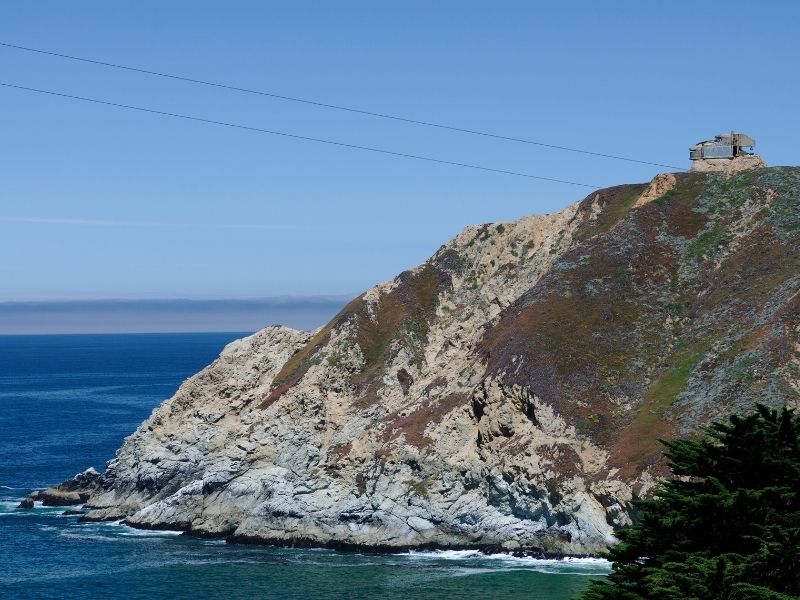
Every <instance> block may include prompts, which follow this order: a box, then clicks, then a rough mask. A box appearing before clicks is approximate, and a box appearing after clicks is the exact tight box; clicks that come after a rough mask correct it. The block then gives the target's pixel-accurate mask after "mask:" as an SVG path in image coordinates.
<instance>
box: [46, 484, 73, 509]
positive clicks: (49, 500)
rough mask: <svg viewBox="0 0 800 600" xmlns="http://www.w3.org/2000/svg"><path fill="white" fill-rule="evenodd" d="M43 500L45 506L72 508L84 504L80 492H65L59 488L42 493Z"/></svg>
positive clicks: (48, 489)
mask: <svg viewBox="0 0 800 600" xmlns="http://www.w3.org/2000/svg"><path fill="white" fill-rule="evenodd" d="M41 499H42V504H44V505H45V506H72V505H74V504H82V503H83V499H82V498H81V495H80V494H79V493H78V492H65V491H63V490H59V489H57V488H47V489H46V490H45V491H43V492H42V493H41Z"/></svg>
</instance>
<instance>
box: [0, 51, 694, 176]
mask: <svg viewBox="0 0 800 600" xmlns="http://www.w3.org/2000/svg"><path fill="white" fill-rule="evenodd" d="M0 46H3V47H6V48H14V49H16V50H24V51H25V52H35V53H37V54H45V55H47V56H54V57H57V58H64V59H67V60H74V61H79V62H83V63H89V64H93V65H100V66H103V67H110V68H114V69H123V70H125V71H132V72H135V73H142V74H145V75H155V76H157V77H164V78H167V79H174V80H177V81H185V82H188V83H195V84H199V85H205V86H209V87H215V88H221V89H226V90H232V91H235V92H242V93H245V94H255V95H258V96H267V97H269V98H275V99H278V100H286V101H289V102H299V103H302V104H308V105H311V106H317V107H321V108H329V109H333V110H340V111H345V112H350V113H355V114H360V115H367V116H370V117H377V118H381V119H390V120H393V121H400V122H403V123H411V124H414V125H422V126H425V127H434V128H437V129H444V130H448V131H456V132H459V133H465V134H469V135H478V136H483V137H487V138H494V139H498V140H504V141H508V142H518V143H521V144H529V145H532V146H540V147H542V148H549V149H551V150H564V151H566V152H577V153H579V154H586V155H589V156H596V157H600V158H610V159H614V160H624V161H627V162H633V163H639V164H643V165H652V166H656V167H666V168H668V169H675V170H677V171H685V170H686V169H684V168H682V167H676V166H674V165H667V164H664V163H658V162H650V161H647V160H639V159H636V158H628V157H625V156H617V155H614V154H606V153H603V152H592V151H590V150H583V149H581V148H570V147H568V146H559V145H557V144H547V143H545V142H537V141H534V140H528V139H524V138H518V137H512V136H508V135H501V134H497V133H489V132H486V131H479V130H477V129H468V128H465V127H455V126H452V125H443V124H441V123H434V122H432V121H423V120H420V119H411V118H407V117H400V116H398V115H391V114H387V113H381V112H374V111H369V110H361V109H358V108H351V107H348V106H340V105H336V104H328V103H326V102H320V101H317V100H309V99H307V98H297V97H294V96H285V95H282V94H276V93H274V92H266V91H261V90H254V89H249V88H243V87H238V86H235V85H227V84H224V83H215V82H213V81H205V80H203V79H194V78H192V77H184V76H182V75H173V74H170V73H163V72H160V71H151V70H149V69H141V68H138V67H131V66H127V65H121V64H117V63H112V62H106V61H101V60H93V59H91V58H83V57H80V56H73V55H70V54H62V53H60V52H51V51H49V50H41V49H39V48H29V47H27V46H18V45H16V44H8V43H5V42H0Z"/></svg>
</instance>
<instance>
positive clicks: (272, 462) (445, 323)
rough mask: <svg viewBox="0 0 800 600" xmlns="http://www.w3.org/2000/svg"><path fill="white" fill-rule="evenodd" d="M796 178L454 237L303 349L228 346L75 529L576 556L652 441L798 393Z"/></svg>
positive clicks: (661, 190)
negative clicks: (110, 524)
mask: <svg viewBox="0 0 800 600" xmlns="http://www.w3.org/2000/svg"><path fill="white" fill-rule="evenodd" d="M798 290H800V169H798V168H769V169H757V170H750V171H745V172H741V173H737V174H735V175H725V174H716V173H678V174H664V175H660V176H658V177H656V179H654V180H653V181H652V182H651V183H650V184H642V185H623V186H618V187H613V188H609V189H604V190H602V191H598V192H596V193H592V194H591V195H590V196H588V197H587V198H586V199H584V200H583V201H581V202H578V203H576V204H574V205H572V206H569V207H568V208H566V209H564V210H562V211H561V212H559V213H556V214H553V215H548V216H531V217H526V218H523V219H520V220H519V221H516V222H513V223H502V224H488V225H481V226H471V227H467V228H466V229H465V230H464V231H463V232H461V233H460V234H459V235H458V236H457V237H456V238H455V239H453V240H451V241H450V242H448V243H447V244H445V245H444V246H442V247H441V248H440V249H439V250H438V251H437V252H436V254H435V255H434V256H433V257H432V258H431V259H430V260H428V261H427V262H426V263H424V264H423V265H421V266H419V267H416V268H414V269H412V270H410V271H406V272H404V273H402V274H400V275H399V276H397V277H396V278H395V279H393V280H392V281H389V282H387V283H383V284H381V285H378V286H376V287H374V288H372V289H370V290H369V291H367V292H366V293H364V294H363V295H362V296H360V297H358V298H356V299H355V300H353V301H352V302H350V304H348V305H347V306H346V307H345V308H344V309H343V310H342V311H341V313H339V315H338V316H336V317H335V318H334V319H333V320H332V321H331V322H330V323H328V324H327V325H326V326H324V327H322V328H321V329H319V330H317V331H314V332H301V331H294V330H291V329H287V328H285V327H280V326H273V327H268V328H266V329H264V330H262V331H260V332H258V333H256V334H255V335H253V336H250V337H247V338H244V339H242V340H239V341H237V342H234V343H232V344H230V345H229V346H228V347H226V348H225V350H224V351H223V352H222V354H221V355H220V357H219V358H218V359H217V360H216V361H215V362H214V363H213V364H211V365H210V366H209V367H207V368H206V369H204V370H203V371H201V372H200V373H198V374H197V375H195V376H194V377H192V378H190V379H189V380H187V381H186V382H185V383H184V384H183V385H182V386H181V387H180V389H179V390H178V391H177V393H176V394H175V395H174V396H173V397H172V398H170V399H169V400H167V401H166V402H164V403H163V404H162V405H161V406H160V407H158V408H157V409H156V410H155V411H154V412H153V414H152V415H151V417H150V418H149V419H147V420H146V421H145V422H144V423H143V424H142V425H141V426H140V427H139V428H138V429H137V430H136V432H135V433H133V435H131V436H130V437H128V438H127V439H126V440H125V442H124V444H123V446H122V448H120V450H119V451H118V452H117V456H116V458H114V459H113V460H112V461H111V462H110V463H109V464H108V468H107V470H106V472H105V473H104V474H103V475H102V476H100V477H99V478H97V479H96V480H95V482H94V483H93V484H92V486H90V487H91V490H90V491H91V497H90V498H89V500H88V503H87V505H88V507H89V508H90V509H91V510H90V512H89V514H88V518H89V519H119V518H124V519H126V521H127V522H128V523H130V524H132V525H134V526H139V527H152V528H178V529H184V530H186V531H189V532H192V533H195V534H200V535H225V536H230V539H232V540H234V541H261V542H270V543H282V544H298V545H300V544H305V545H328V546H334V547H351V546H371V547H409V546H432V545H436V546H484V547H503V548H507V549H537V550H540V551H543V552H547V553H568V554H581V553H592V552H596V551H599V550H601V549H603V548H604V547H605V546H606V544H608V543H609V542H611V540H612V538H611V535H612V532H613V530H614V528H615V527H618V526H622V525H626V524H628V523H630V519H631V511H630V501H631V500H632V499H634V498H636V497H638V496H643V495H646V494H648V492H649V491H650V490H651V489H652V486H653V484H654V482H655V481H657V480H658V478H659V477H662V476H663V475H664V474H665V472H666V470H665V465H664V461H663V458H662V454H661V451H660V446H659V443H658V441H657V440H658V439H659V438H669V437H672V436H676V435H692V434H694V433H696V432H697V431H698V429H699V428H700V427H702V426H703V425H704V424H705V423H707V422H708V421H709V420H710V419H713V418H716V417H720V416H723V415H726V414H728V413H729V412H730V411H735V410H746V409H748V408H749V407H751V406H752V405H753V403H755V402H757V401H758V402H763V403H766V404H769V405H773V406H777V405H781V404H784V403H790V404H793V405H797V404H798V401H799V399H800V296H798Z"/></svg>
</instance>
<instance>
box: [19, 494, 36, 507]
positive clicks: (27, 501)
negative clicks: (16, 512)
mask: <svg viewBox="0 0 800 600" xmlns="http://www.w3.org/2000/svg"><path fill="white" fill-rule="evenodd" d="M17 508H33V498H32V497H31V496H28V497H27V498H25V500H23V501H22V502H20V503H19V505H18V506H17Z"/></svg>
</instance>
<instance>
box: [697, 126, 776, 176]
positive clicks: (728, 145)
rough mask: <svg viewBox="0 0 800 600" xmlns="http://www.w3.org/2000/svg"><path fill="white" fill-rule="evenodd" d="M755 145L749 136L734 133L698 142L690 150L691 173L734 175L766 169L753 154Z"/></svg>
mask: <svg viewBox="0 0 800 600" xmlns="http://www.w3.org/2000/svg"><path fill="white" fill-rule="evenodd" d="M755 145H756V141H755V140H754V139H753V138H751V137H750V136H749V135H746V134H744V133H734V132H733V131H731V132H730V133H721V134H719V135H717V136H715V137H714V139H713V140H705V141H703V142H698V143H696V144H695V145H694V146H692V147H691V148H689V159H690V160H691V161H692V167H691V169H690V171H695V172H708V171H723V172H727V173H732V172H734V171H744V170H746V169H758V168H762V167H766V166H767V164H766V163H765V162H764V160H763V159H762V158H761V157H760V156H758V155H757V154H755V153H754V152H753V148H754V147H755Z"/></svg>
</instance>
